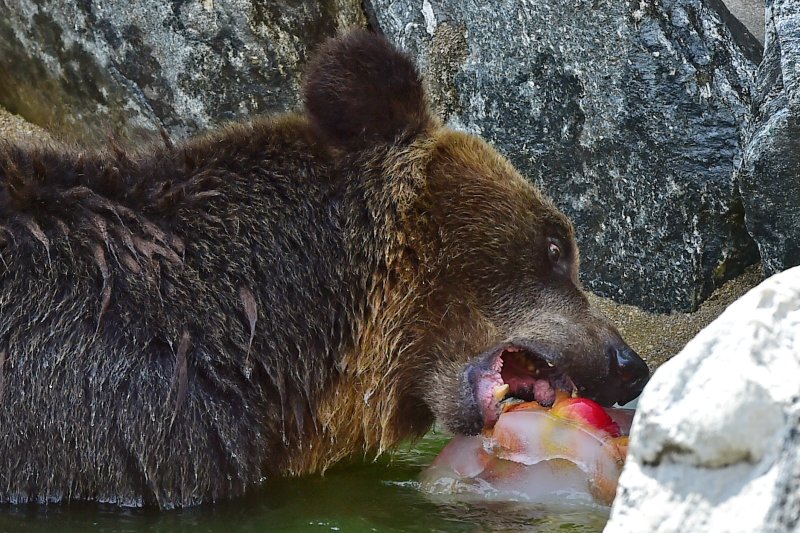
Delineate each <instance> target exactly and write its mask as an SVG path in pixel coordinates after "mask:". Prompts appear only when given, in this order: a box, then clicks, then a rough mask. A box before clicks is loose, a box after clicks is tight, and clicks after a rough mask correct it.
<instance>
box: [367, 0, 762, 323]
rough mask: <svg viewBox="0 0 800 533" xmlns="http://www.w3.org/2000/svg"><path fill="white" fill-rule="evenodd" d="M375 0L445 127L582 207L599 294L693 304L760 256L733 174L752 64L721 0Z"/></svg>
mask: <svg viewBox="0 0 800 533" xmlns="http://www.w3.org/2000/svg"><path fill="white" fill-rule="evenodd" d="M366 5H367V8H368V9H367V10H368V13H369V15H370V17H371V20H372V22H373V24H374V25H376V26H377V27H378V28H379V29H380V30H381V31H382V32H384V33H385V34H386V35H387V36H388V37H389V38H390V39H391V40H393V41H394V42H396V43H398V44H399V45H401V46H402V47H404V48H405V49H407V50H410V51H411V52H412V53H413V54H414V55H415V56H416V57H417V59H418V62H419V64H420V66H421V68H422V70H423V71H424V72H425V74H426V75H427V78H428V84H429V86H430V89H431V92H432V95H433V99H434V103H435V105H437V107H439V108H440V109H441V110H442V111H443V112H444V113H445V115H446V117H447V120H448V122H449V123H450V124H451V125H453V126H455V127H459V128H463V129H466V130H468V131H471V132H475V133H478V134H481V135H483V136H484V137H485V138H487V139H488V140H489V141H490V142H492V143H493V144H495V145H496V146H497V147H498V148H499V149H500V150H501V151H502V152H504V153H505V154H506V155H507V156H508V157H510V159H511V160H512V161H513V162H514V163H515V164H516V165H517V166H518V168H520V169H521V170H522V171H523V172H524V173H526V174H527V175H528V176H529V177H530V178H532V179H533V180H534V181H535V182H536V183H537V184H539V185H540V186H542V187H543V189H544V190H546V191H547V192H548V193H549V194H550V195H551V196H552V197H553V198H554V199H555V200H556V203H557V204H558V205H559V206H560V207H561V208H562V209H564V210H565V211H566V212H567V213H568V214H569V215H571V216H572V217H573V219H574V220H575V222H576V225H577V227H578V228H579V231H580V234H579V241H580V244H581V249H582V263H583V271H584V282H585V283H586V284H587V285H588V287H589V288H591V289H592V290H593V291H596V292H599V293H601V294H603V295H605V296H610V297H612V298H615V299H617V300H618V301H623V302H626V303H633V304H637V305H640V306H643V307H645V308H648V309H652V310H662V311H667V310H674V309H678V310H689V309H694V308H695V307H696V306H697V304H699V303H700V302H701V301H702V299H703V298H704V297H706V296H707V295H708V294H709V293H710V292H711V290H713V288H714V286H716V285H718V284H719V283H720V282H722V281H724V280H725V279H728V278H730V277H732V276H734V275H735V274H737V273H738V272H740V271H741V270H742V269H743V268H744V267H745V266H746V265H747V264H748V263H752V262H754V261H755V260H756V257H757V256H756V253H755V247H754V246H753V244H752V241H751V240H750V239H749V237H748V235H747V233H746V231H745V229H744V223H743V220H742V218H743V217H742V207H741V202H740V200H739V198H738V194H737V192H736V188H735V186H734V181H733V178H732V174H733V170H734V168H735V166H736V164H737V162H738V161H739V160H740V157H741V141H742V136H743V130H742V124H743V123H744V122H745V121H746V118H747V116H748V109H749V105H750V93H751V91H752V90H753V82H754V75H755V69H756V67H755V65H754V63H753V62H752V61H751V59H748V57H747V55H746V54H745V52H743V49H742V48H740V46H739V45H737V44H736V43H735V42H734V38H733V36H732V35H731V32H730V31H729V30H728V27H727V26H726V25H725V24H723V23H722V21H721V19H720V16H719V15H718V12H719V11H720V10H723V11H725V12H727V11H726V10H725V7H724V5H723V4H722V2H714V5H715V9H711V8H709V7H706V4H704V3H701V2H700V1H699V0H664V1H660V2H651V1H648V0H642V1H640V2H628V1H623V0H608V1H603V2H596V1H589V0H579V1H575V0H553V1H549V2H527V1H524V0H506V1H504V2H492V3H486V2H477V1H472V0H423V1H422V2H416V1H411V0H370V1H368V2H366ZM740 26H741V25H740ZM748 35H749V34H748ZM750 41H752V42H753V43H755V45H754V46H755V48H753V49H750V50H748V52H747V53H748V54H750V57H751V58H752V59H757V58H758V56H760V50H759V49H758V43H757V42H756V41H755V40H754V39H753V38H752V36H750Z"/></svg>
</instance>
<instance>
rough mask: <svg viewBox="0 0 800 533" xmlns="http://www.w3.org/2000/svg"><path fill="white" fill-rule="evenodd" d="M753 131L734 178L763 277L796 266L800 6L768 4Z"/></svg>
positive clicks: (799, 239)
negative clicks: (738, 184)
mask: <svg viewBox="0 0 800 533" xmlns="http://www.w3.org/2000/svg"><path fill="white" fill-rule="evenodd" d="M754 108H755V113H754V114H755V119H754V123H755V124H754V128H753V130H752V133H751V135H750V136H749V139H748V142H747V145H746V149H745V156H744V162H743V164H742V168H741V172H740V175H739V182H740V189H741V191H742V198H743V200H744V206H745V212H746V215H745V220H746V223H747V229H748V230H749V232H750V234H751V235H752V236H753V238H754V239H755V240H756V242H757V243H758V248H759V251H760V252H761V259H762V262H763V265H764V271H765V273H766V274H767V275H770V274H773V273H775V272H779V271H781V270H784V269H786V268H789V267H791V266H794V265H798V264H800V2H797V1H796V0H768V1H767V37H766V50H765V53H764V60H763V62H762V63H761V66H760V67H759V70H758V89H757V92H756V98H755V102H754Z"/></svg>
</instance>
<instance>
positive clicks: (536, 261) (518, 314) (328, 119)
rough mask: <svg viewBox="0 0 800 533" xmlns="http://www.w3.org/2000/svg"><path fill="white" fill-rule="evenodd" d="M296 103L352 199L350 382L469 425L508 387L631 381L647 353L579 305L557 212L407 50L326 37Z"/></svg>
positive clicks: (485, 423) (597, 387)
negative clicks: (354, 275)
mask: <svg viewBox="0 0 800 533" xmlns="http://www.w3.org/2000/svg"><path fill="white" fill-rule="evenodd" d="M305 103H306V108H307V111H308V114H309V117H310V121H311V124H312V127H313V128H314V129H315V130H316V132H317V134H318V136H319V138H320V139H322V140H323V141H322V142H324V144H325V145H326V146H327V147H328V149H329V151H330V153H331V154H332V157H333V160H335V161H336V163H335V164H336V165H337V168H338V173H339V175H341V176H344V179H347V180H348V184H349V185H348V187H349V188H348V191H349V193H348V194H350V195H352V197H353V198H361V199H362V201H361V203H358V202H356V204H357V205H358V207H354V208H352V212H349V213H346V216H345V223H344V224H345V231H346V232H347V238H348V242H349V243H350V246H351V247H352V251H351V253H352V255H353V257H354V258H355V259H354V264H357V265H369V267H368V268H367V270H368V271H367V272H365V273H364V275H363V279H365V280H367V282H366V287H365V289H364V291H365V292H364V297H363V317H362V319H361V323H360V325H359V331H358V332H357V334H356V338H357V339H358V340H357V342H358V343H359V348H358V349H357V350H355V355H354V356H353V358H354V360H350V361H345V362H344V364H343V366H345V367H347V366H349V367H350V368H354V367H356V368H358V369H359V370H358V371H360V372H363V373H371V374H372V375H374V378H373V379H371V380H366V384H365V385H364V388H365V392H364V397H365V398H367V397H368V396H370V395H372V393H374V392H375V389H380V392H381V393H382V396H384V397H387V396H388V397H391V401H389V402H385V403H384V407H386V406H389V408H390V410H391V411H392V415H391V416H392V418H393V421H392V422H391V423H392V424H394V425H395V426H405V427H407V428H409V429H412V430H416V431H419V430H420V428H422V429H424V427H426V426H427V424H426V422H429V421H430V417H431V414H433V415H435V417H436V418H437V419H438V420H439V421H440V422H441V423H442V424H444V425H445V426H446V427H448V428H449V429H451V430H453V431H455V432H458V433H463V434H475V433H478V432H480V431H481V430H482V429H483V428H484V427H490V426H492V425H493V424H494V422H495V421H496V420H497V417H498V416H499V413H500V412H501V411H502V409H503V406H504V405H505V404H507V403H509V402H513V401H514V399H515V398H516V399H522V400H536V401H538V402H539V403H541V404H543V405H549V404H552V402H553V399H554V395H555V391H556V390H559V389H563V390H565V391H567V392H569V393H573V394H578V395H581V396H586V397H589V398H593V399H595V400H597V401H598V402H600V403H601V404H603V405H611V404H613V403H615V402H619V403H625V402H627V401H629V400H631V399H633V398H635V397H636V396H638V395H639V393H640V392H641V391H642V388H643V387H644V384H645V382H646V381H647V378H648V376H649V371H648V368H647V365H646V364H645V363H644V362H643V361H642V360H641V359H640V358H639V356H638V355H637V354H636V353H635V352H634V351H633V350H632V349H631V348H630V347H628V345H627V344H626V343H625V342H624V341H623V339H622V338H621V337H620V335H619V333H618V332H617V331H616V329H615V328H614V327H613V326H612V325H611V324H610V323H609V322H608V321H607V320H606V318H604V317H603V316H601V315H600V314H599V313H597V312H596V311H595V310H593V309H592V308H591V306H590V305H589V302H588V300H587V298H586V295H585V294H584V292H583V290H582V289H581V285H580V281H579V277H578V259H579V254H578V247H577V244H576V241H575V229H574V228H573V226H572V224H571V222H570V221H569V219H568V218H567V217H566V216H565V215H564V214H562V213H561V212H560V211H559V210H558V209H557V208H556V207H555V206H554V205H553V203H552V202H550V201H549V200H548V199H547V198H545V197H544V196H543V195H542V194H541V193H540V192H539V191H538V190H537V189H536V188H535V187H534V186H532V185H531V184H530V182H528V181H527V180H525V179H524V178H523V177H522V176H521V175H520V174H519V172H517V171H516V170H515V169H514V167H513V166H512V165H511V164H510V163H509V162H508V161H507V160H506V159H505V158H503V157H502V156H501V155H500V154H498V152H497V151H495V150H494V149H493V148H492V147H490V146H489V145H488V144H487V143H485V142H484V141H482V140H481V139H479V138H477V137H474V136H472V135H468V134H466V133H461V132H457V131H453V130H451V129H448V128H446V127H444V126H443V125H442V124H441V122H440V121H439V120H438V119H437V118H436V117H435V116H434V115H433V113H431V112H430V110H429V109H428V106H427V104H426V100H425V95H424V91H423V86H422V83H421V81H420V78H419V76H418V74H417V72H416V70H415V68H414V65H413V64H412V63H411V62H410V60H409V59H408V58H407V57H406V56H404V55H403V54H401V53H399V52H398V51H396V50H395V49H394V48H392V47H391V46H390V45H389V44H388V43H387V42H386V41H385V40H384V39H382V38H380V37H378V36H376V35H374V34H370V33H368V32H365V31H357V32H354V33H351V34H349V35H347V36H345V37H342V38H339V39H335V40H332V41H330V42H329V43H327V44H326V45H324V46H323V48H322V50H321V51H320V52H319V53H318V55H317V56H316V59H315V60H314V61H313V62H312V64H311V66H310V68H309V72H308V79H307V83H306V87H305ZM347 205H350V203H348V204H347ZM366 389H369V390H366ZM389 390H391V394H389V393H388V392H387V391H389ZM365 401H366V400H365Z"/></svg>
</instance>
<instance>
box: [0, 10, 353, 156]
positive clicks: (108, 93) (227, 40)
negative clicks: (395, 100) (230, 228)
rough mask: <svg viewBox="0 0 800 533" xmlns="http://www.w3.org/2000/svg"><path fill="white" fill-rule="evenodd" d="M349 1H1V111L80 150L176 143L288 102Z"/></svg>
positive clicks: (347, 22)
mask: <svg viewBox="0 0 800 533" xmlns="http://www.w3.org/2000/svg"><path fill="white" fill-rule="evenodd" d="M364 24H366V19H365V17H364V14H363V11H362V10H361V7H360V2H359V0H326V1H324V2H316V1H313V0H300V1H298V0H277V1H276V0H196V1H192V2H186V1H184V0H169V1H164V0H137V1H135V2H103V1H97V0H81V1H76V2H60V1H56V0H2V1H0V105H3V106H5V107H6V108H7V109H8V110H9V111H11V112H13V113H18V114H20V115H22V116H24V117H25V118H27V119H28V120H30V121H32V122H34V123H37V124H39V125H46V126H49V127H50V128H51V129H53V130H55V131H60V132H66V133H67V134H68V135H69V136H72V137H77V138H79V139H81V140H88V141H92V140H97V139H98V138H106V137H107V135H108V134H109V132H112V131H114V129H115V128H116V133H118V134H122V135H127V136H134V135H136V133H137V132H138V131H141V130H144V131H151V132H152V131H157V130H158V129H159V127H161V126H163V127H164V128H166V130H167V131H168V132H169V133H170V134H172V135H173V136H176V137H183V136H185V135H187V134H188V133H190V132H194V131H196V130H198V129H203V128H206V127H208V126H210V125H213V124H216V123H219V122H221V121H225V120H228V119H234V118H237V117H242V116H248V115H252V114H254V113H261V112H265V111H268V110H276V109H278V110H284V109H287V108H291V107H293V106H295V105H296V104H297V102H298V98H297V93H298V81H299V73H300V71H301V69H302V65H303V64H304V62H305V60H306V57H307V54H308V52H309V51H310V50H312V49H313V48H314V47H315V46H316V45H317V44H318V43H319V42H321V41H322V40H323V39H324V38H326V37H328V36H330V35H333V34H334V33H335V32H336V31H337V30H339V29H340V28H343V27H347V26H351V25H362V26H363V25H364Z"/></svg>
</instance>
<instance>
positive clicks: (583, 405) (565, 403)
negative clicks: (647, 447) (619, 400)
mask: <svg viewBox="0 0 800 533" xmlns="http://www.w3.org/2000/svg"><path fill="white" fill-rule="evenodd" d="M550 414H552V415H553V416H558V417H561V418H566V419H569V420H574V421H576V422H580V423H582V424H586V425H589V426H592V427H594V428H597V429H600V430H602V431H605V432H606V433H608V434H609V435H610V436H612V437H619V435H620V431H619V425H617V423H616V422H614V421H613V420H612V419H611V417H610V416H608V413H606V412H605V411H604V410H603V408H602V407H600V404H598V403H597V402H594V401H592V400H590V399H588V398H565V399H563V400H560V401H557V402H556V403H555V405H553V408H552V409H550Z"/></svg>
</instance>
